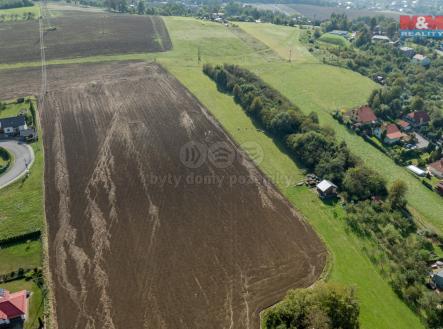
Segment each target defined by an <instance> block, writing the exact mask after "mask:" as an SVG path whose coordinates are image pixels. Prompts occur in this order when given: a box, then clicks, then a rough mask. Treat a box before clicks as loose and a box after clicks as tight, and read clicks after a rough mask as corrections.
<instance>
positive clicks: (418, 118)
mask: <svg viewBox="0 0 443 329" xmlns="http://www.w3.org/2000/svg"><path fill="white" fill-rule="evenodd" d="M408 118H409V119H411V120H413V121H415V122H416V123H427V122H429V120H430V118H429V114H428V113H427V112H425V111H416V112H411V113H409V114H408Z"/></svg>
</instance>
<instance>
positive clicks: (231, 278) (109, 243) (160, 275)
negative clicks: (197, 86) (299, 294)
mask: <svg viewBox="0 0 443 329" xmlns="http://www.w3.org/2000/svg"><path fill="white" fill-rule="evenodd" d="M19 72H20V73H21V76H22V77H26V80H27V81H26V84H27V85H28V86H31V87H29V88H33V87H32V86H35V87H37V86H38V83H37V82H38V81H39V80H38V78H36V79H37V80H36V81H37V82H34V79H33V77H34V76H35V77H38V74H37V73H36V72H38V70H35V69H30V70H28V71H25V70H22V71H19ZM3 75H8V74H7V73H2V74H0V81H1V77H2V76H3ZM9 76H11V74H9ZM18 76H19V75H17V78H18ZM63 77H64V78H65V80H63ZM48 79H49V81H53V83H51V84H50V86H49V90H50V91H49V93H48V95H47V97H46V101H45V104H44V106H43V109H42V111H43V113H42V123H43V128H44V145H45V157H46V166H45V168H46V169H45V170H46V171H45V186H46V216H47V221H48V226H49V254H50V265H51V270H52V279H53V288H54V295H55V310H56V316H57V322H58V328H60V329H71V328H76V329H85V328H86V329H92V328H95V329H105V328H119V329H141V328H152V329H161V328H167V329H199V328H205V329H209V328H210V329H218V328H220V329H221V328H258V324H259V311H260V310H262V309H263V308H265V307H267V306H270V305H272V304H273V303H275V302H277V301H278V300H280V299H281V298H282V297H283V296H284V294H285V293H286V291H287V290H288V289H290V288H295V287H307V286H309V285H311V284H312V283H313V282H314V281H315V280H317V279H318V277H319V275H320V274H321V272H322V270H323V268H324V265H325V261H326V256H327V254H326V251H325V247H324V245H323V244H322V242H321V241H320V240H319V238H318V237H317V236H316V234H315V233H314V232H313V230H312V229H311V228H310V226H309V225H307V224H306V223H304V222H303V220H301V219H300V218H298V216H297V214H296V212H295V211H294V210H293V209H292V208H291V207H290V206H289V204H288V203H287V202H286V201H285V199H284V198H283V197H282V196H281V195H280V194H279V193H278V192H277V191H276V190H275V188H274V187H273V186H272V185H270V184H268V183H266V181H265V180H264V178H263V176H262V174H261V173H260V172H259V171H258V170H257V169H256V167H255V166H254V165H253V164H252V163H251V162H250V160H248V159H247V158H246V157H245V156H244V155H243V154H242V153H240V151H237V153H238V154H237V155H236V158H235V160H234V162H233V164H232V165H230V166H228V167H226V168H224V167H222V166H220V163H218V162H216V161H215V162H214V161H210V160H208V159H207V160H205V161H204V162H203V163H202V164H201V166H200V167H198V168H195V169H192V168H191V167H192V166H190V165H189V162H186V161H184V160H189V159H188V158H187V157H185V158H183V154H186V152H185V153H183V145H186V143H188V142H190V141H194V142H199V143H201V144H200V145H203V146H207V147H211V146H213V145H216V144H217V143H220V142H222V143H224V145H225V146H227V147H228V148H231V149H237V148H236V146H235V145H234V144H233V143H232V141H231V140H230V138H229V137H228V136H227V135H226V134H225V133H224V131H223V130H222V129H221V128H220V127H219V126H218V124H217V123H216V122H215V121H214V120H213V119H212V117H210V116H209V115H208V113H207V111H206V110H205V109H204V108H203V107H202V106H201V105H200V104H199V103H198V101H197V100H196V99H195V98H194V97H193V96H192V95H191V94H189V92H188V91H187V90H186V89H185V88H184V87H183V86H182V85H181V84H180V83H179V82H178V81H177V80H176V79H175V78H174V77H172V76H171V75H170V74H168V73H167V72H165V71H164V70H163V69H162V68H161V67H159V66H157V65H153V64H150V65H147V64H144V63H108V64H94V65H93V64H90V65H81V66H75V65H71V66H66V67H64V66H52V67H49V68H48ZM4 84H7V82H1V83H0V87H2V86H3V85H4ZM0 90H2V89H1V88H0ZM202 154H203V153H202ZM265 156H266V155H265ZM211 159H212V158H211ZM213 160H214V159H213ZM185 164H186V165H185ZM199 179H202V181H200V180H199Z"/></svg>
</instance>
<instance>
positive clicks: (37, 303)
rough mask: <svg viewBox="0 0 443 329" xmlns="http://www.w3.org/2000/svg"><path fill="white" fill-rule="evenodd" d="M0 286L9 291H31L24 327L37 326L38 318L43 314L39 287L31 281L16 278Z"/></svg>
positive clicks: (33, 328) (28, 328)
mask: <svg viewBox="0 0 443 329" xmlns="http://www.w3.org/2000/svg"><path fill="white" fill-rule="evenodd" d="M0 288H4V289H7V290H9V291H10V292H17V291H20V290H27V291H30V292H31V297H30V299H29V314H28V319H27V320H26V322H25V329H36V328H38V318H39V317H42V316H43V311H44V307H43V293H42V291H41V289H40V288H39V287H38V286H37V285H36V284H35V283H34V282H33V281H26V280H17V281H12V282H8V283H4V284H0Z"/></svg>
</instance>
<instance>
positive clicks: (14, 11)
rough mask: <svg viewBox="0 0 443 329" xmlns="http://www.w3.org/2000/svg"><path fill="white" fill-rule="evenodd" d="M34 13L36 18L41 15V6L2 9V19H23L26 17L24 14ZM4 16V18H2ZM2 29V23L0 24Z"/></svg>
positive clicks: (0, 18)
mask: <svg viewBox="0 0 443 329" xmlns="http://www.w3.org/2000/svg"><path fill="white" fill-rule="evenodd" d="M27 13H33V14H34V15H35V16H34V19H37V18H38V17H39V16H40V6H39V5H34V6H32V7H21V8H11V9H0V21H4V22H8V21H21V20H23V19H24V16H23V14H27ZM2 17H3V18H2ZM0 30H1V25H0Z"/></svg>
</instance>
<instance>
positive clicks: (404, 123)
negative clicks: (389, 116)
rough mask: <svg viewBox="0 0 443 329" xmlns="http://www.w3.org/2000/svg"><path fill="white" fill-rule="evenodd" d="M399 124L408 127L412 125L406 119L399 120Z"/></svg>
mask: <svg viewBox="0 0 443 329" xmlns="http://www.w3.org/2000/svg"><path fill="white" fill-rule="evenodd" d="M397 124H398V125H399V126H400V127H402V128H408V127H409V126H410V124H409V122H407V121H405V120H398V121H397Z"/></svg>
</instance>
